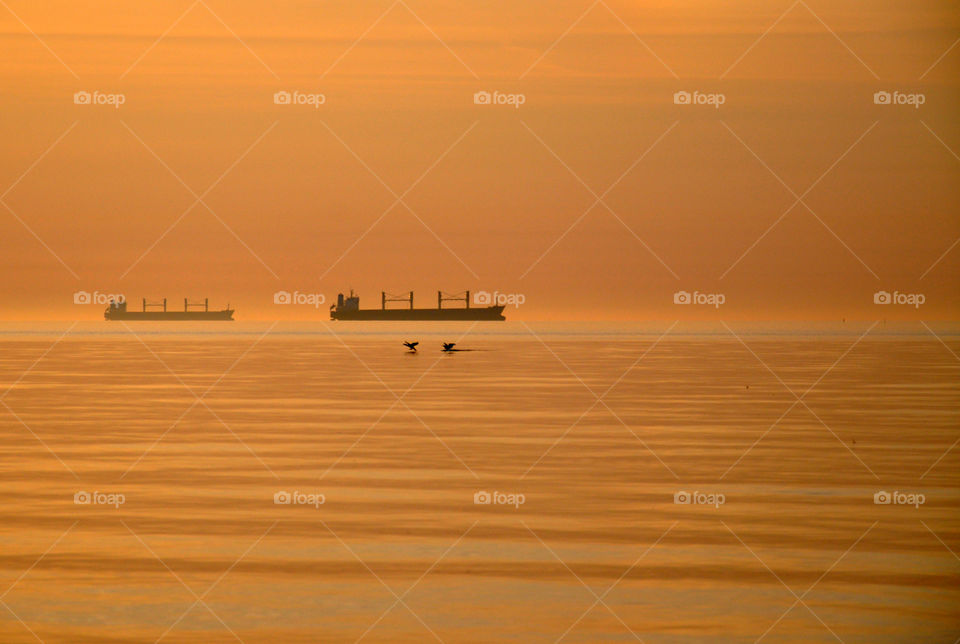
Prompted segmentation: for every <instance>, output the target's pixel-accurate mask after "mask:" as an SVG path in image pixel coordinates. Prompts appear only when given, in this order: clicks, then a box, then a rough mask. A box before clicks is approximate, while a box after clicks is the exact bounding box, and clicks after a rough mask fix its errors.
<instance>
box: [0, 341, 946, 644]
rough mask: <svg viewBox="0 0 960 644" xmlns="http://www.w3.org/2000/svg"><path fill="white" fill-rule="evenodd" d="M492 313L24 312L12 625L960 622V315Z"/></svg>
mask: <svg viewBox="0 0 960 644" xmlns="http://www.w3.org/2000/svg"><path fill="white" fill-rule="evenodd" d="M494 326H495V328H493V327H491V326H489V325H483V324H480V325H475V326H472V327H471V326H470V325H468V324H463V325H454V326H450V327H442V326H430V325H427V324H425V325H421V326H409V325H408V326H398V325H392V324H386V325H379V326H378V325H376V324H373V325H358V326H349V325H344V323H334V324H331V325H330V326H326V325H323V324H319V323H318V324H314V325H291V324H288V325H284V324H280V325H276V326H271V325H270V324H269V323H264V324H258V323H234V324H232V325H231V324H229V323H224V324H214V325H213V326H211V325H209V324H208V325H199V326H188V327H181V326H176V327H170V326H163V325H148V324H143V325H139V324H131V325H130V326H129V327H124V326H109V325H107V326H105V323H98V324H86V323H82V324H79V325H76V326H73V327H70V325H69V324H56V325H53V324H50V325H44V326H36V325H27V324H22V323H21V324H7V325H6V326H3V327H0V396H2V400H0V602H2V603H0V641H3V642H31V641H37V640H38V639H39V640H42V641H47V642H103V641H117V642H120V641H148V642H153V641H157V640H158V639H159V640H161V641H168V642H181V641H182V642H220V641H225V642H228V641H243V642H279V641H292V642H327V641H330V642H341V641H346V642H353V641H356V640H358V639H361V638H362V639H363V640H364V641H410V642H423V641H433V640H438V641H444V642H489V641H513V642H541V641H543V642H554V641H557V640H558V639H562V640H563V641H568V642H598V641H634V640H635V639H637V638H642V640H643V641H646V642H651V643H654V642H664V643H679V642H703V641H729V642H754V641H756V640H758V639H762V641H770V642H818V641H824V642H830V641H843V642H908V641H916V642H945V643H950V644H952V643H953V642H954V641H955V640H956V639H957V638H958V636H960V559H958V555H960V490H958V487H960V474H958V465H960V445H957V441H958V439H960V395H958V394H960V358H958V357H957V356H958V354H960V337H958V336H957V335H956V334H955V333H951V332H950V330H949V329H946V328H943V327H942V325H941V326H940V327H938V326H937V325H933V324H931V325H930V328H929V329H927V328H924V327H923V326H917V327H904V328H901V329H891V328H887V327H886V326H883V325H877V326H874V327H870V325H869V324H850V325H845V326H833V327H829V328H827V327H822V328H806V329H800V328H780V327H759V326H756V325H754V326H751V327H747V326H743V325H737V324H735V323H730V326H729V328H726V327H724V326H723V325H717V326H715V327H711V328H709V329H708V328H692V327H684V326H683V325H678V326H675V327H671V326H670V323H664V324H654V323H650V324H646V325H643V326H642V327H629V326H625V325H623V326H613V325H606V326H605V325H579V326H578V325H536V324H530V325H529V327H527V326H526V325H524V324H522V323H506V324H504V325H494ZM68 329H69V331H68ZM64 332H66V334H65V335H64ZM665 332H666V333H665ZM664 333H665V334H664ZM404 339H419V340H420V342H421V345H420V351H419V352H418V353H417V354H408V353H406V352H405V350H404V349H403V347H402V346H401V345H400V341H401V340H404ZM443 340H447V341H454V340H458V345H457V346H458V347H459V348H463V349H469V351H461V352H457V353H451V354H442V353H440V351H439V345H440V342H441V341H443ZM4 392H5V393H4ZM884 492H885V493H887V494H888V496H887V497H883V493H884ZM278 494H279V495H280V497H279V500H281V501H282V500H285V499H292V501H293V502H291V503H275V495H278ZM878 494H879V495H880V497H879V499H880V500H885V499H886V498H889V499H892V501H893V502H891V503H875V495H878ZM488 498H489V499H492V500H493V502H491V503H475V500H481V501H482V500H486V499H488ZM87 500H89V501H90V502H89V503H84V502H82V501H87ZM677 500H680V501H684V500H688V501H691V502H689V503H682V502H681V503H678V502H676V501H677ZM78 501H80V502H78ZM321 501H322V503H321ZM911 502H912V504H911Z"/></svg>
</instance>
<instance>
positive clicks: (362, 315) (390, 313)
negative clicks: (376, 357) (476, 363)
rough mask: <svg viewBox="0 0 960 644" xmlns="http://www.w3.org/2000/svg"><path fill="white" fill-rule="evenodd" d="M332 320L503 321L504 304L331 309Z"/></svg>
mask: <svg viewBox="0 0 960 644" xmlns="http://www.w3.org/2000/svg"><path fill="white" fill-rule="evenodd" d="M330 319H331V320H370V321H372V320H379V321H383V320H386V321H390V320H426V321H434V322H444V321H451V320H463V321H468V322H470V321H501V320H506V318H505V317H503V307H502V306H488V307H484V308H479V309H354V310H352V311H339V310H336V309H333V310H331V311H330Z"/></svg>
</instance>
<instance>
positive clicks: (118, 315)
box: [103, 298, 233, 322]
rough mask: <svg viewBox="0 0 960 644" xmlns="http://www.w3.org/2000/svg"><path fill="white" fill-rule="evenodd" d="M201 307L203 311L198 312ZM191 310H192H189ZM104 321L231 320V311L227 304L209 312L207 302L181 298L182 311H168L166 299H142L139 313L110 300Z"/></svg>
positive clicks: (123, 304) (104, 314) (125, 305)
mask: <svg viewBox="0 0 960 644" xmlns="http://www.w3.org/2000/svg"><path fill="white" fill-rule="evenodd" d="M200 307H203V310H200ZM191 308H192V309H193V310H191ZM103 319H105V320H166V321H171V322H172V321H183V320H233V309H231V308H230V305H229V304H227V308H225V309H222V310H220V311H211V310H210V305H209V300H208V299H204V300H203V303H202V304H201V303H191V302H190V301H189V300H187V298H183V310H182V311H168V310H167V298H163V301H162V302H147V300H146V298H144V299H143V306H142V309H141V310H140V311H128V310H127V303H126V302H115V301H113V300H110V305H109V306H107V309H106V310H105V311H104V312H103Z"/></svg>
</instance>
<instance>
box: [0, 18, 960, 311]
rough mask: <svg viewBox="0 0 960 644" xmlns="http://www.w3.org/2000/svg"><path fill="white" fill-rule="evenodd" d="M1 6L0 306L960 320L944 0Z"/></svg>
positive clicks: (951, 41)
mask: <svg viewBox="0 0 960 644" xmlns="http://www.w3.org/2000/svg"><path fill="white" fill-rule="evenodd" d="M5 2H6V4H7V6H8V7H9V10H8V9H6V8H4V7H3V6H0V47H2V52H3V55H2V56H0V76H2V87H3V91H2V92H0V115H2V118H0V134H2V136H3V139H4V145H3V148H2V152H0V195H2V201H0V251H2V254H0V264H2V270H3V274H4V276H5V277H6V279H4V280H2V281H0V319H38V318H56V319H78V318H79V319H96V318H98V317H100V316H101V307H99V306H77V305H74V304H73V293H74V292H76V291H78V290H86V291H90V292H94V291H97V292H100V293H124V294H126V295H127V297H128V298H130V299H131V300H136V301H139V298H140V297H142V296H147V297H151V298H153V297H162V296H164V295H166V296H167V297H169V298H170V299H171V301H177V300H180V299H181V298H182V297H183V296H185V295H187V296H190V297H194V298H197V297H203V296H209V297H210V298H211V302H212V304H215V305H220V304H225V303H226V301H227V300H229V301H230V303H231V304H232V305H233V306H235V307H236V308H237V309H238V314H237V317H238V319H273V318H302V319H315V318H320V319H325V318H326V317H327V315H326V312H325V307H321V309H320V310H319V311H318V310H315V309H313V308H309V307H297V306H277V305H274V304H273V294H274V292H275V291H278V290H287V291H300V292H310V293H313V292H317V293H323V294H324V295H325V296H326V297H327V301H328V303H329V302H330V301H332V299H333V298H335V296H336V293H337V291H339V290H346V289H349V288H350V287H353V288H355V289H357V290H358V291H359V292H360V293H361V296H362V300H361V302H362V303H363V304H364V305H366V306H375V305H377V303H378V301H379V291H380V290H381V289H386V290H388V291H392V292H403V291H407V290H410V289H414V290H415V291H417V293H418V302H420V303H423V304H424V305H426V304H427V303H429V302H431V301H433V299H434V298H435V292H436V290H437V289H438V288H443V289H444V290H447V291H455V290H462V289H467V288H469V289H471V290H473V291H477V290H480V289H486V290H489V291H494V290H497V291H500V292H505V293H523V294H524V295H525V296H526V303H525V304H524V305H523V307H522V308H521V309H520V310H519V311H517V312H513V313H508V317H511V318H523V319H545V318H566V319H633V318H636V319H645V318H651V317H653V318H668V319H673V318H677V317H682V318H692V317H705V318H716V317H723V318H726V319H771V318H781V319H783V318H786V319H836V318H840V317H849V318H865V319H866V318H869V319H876V318H880V317H886V318H890V319H897V318H903V319H927V320H930V319H958V315H957V314H958V301H957V293H958V290H960V289H958V288H957V284H958V281H960V279H958V278H960V245H957V246H953V244H954V243H955V242H956V241H957V239H958V238H960V189H958V187H957V185H958V184H957V179H958V177H960V158H958V156H957V151H958V150H960V126H958V121H957V118H956V114H957V113H960V111H958V107H960V92H958V82H957V79H958V71H960V46H956V47H953V48H952V49H951V46H952V45H956V41H957V38H958V37H960V7H958V5H956V3H951V2H919V3H918V2H886V1H885V2H877V3H853V2H847V1H840V2H837V1H831V2H823V1H819V0H810V1H809V2H799V3H797V4H794V5H792V8H791V3H790V2H737V3H728V2H643V3H637V2H622V1H615V0H610V1H608V0H604V1H603V2H597V3H594V4H591V3H590V2H589V1H580V2H568V1H566V0H559V1H557V0H554V1H551V2H525V3H511V2H483V3H450V2H437V1H421V0H403V1H401V0H397V2H394V3H391V0H384V1H382V2H322V3H305V2H299V1H298V2H293V1H285V0H281V1H278V2H276V3H270V5H269V6H270V9H269V11H268V12H266V13H265V12H264V11H263V9H262V7H263V6H264V5H263V3H260V2H247V1H239V0H238V1H231V2H224V1H218V0H204V1H202V2H201V1H198V2H193V3H192V2H190V0H185V1H183V2H180V1H175V2H171V1H164V2H137V3H128V2H92V3H83V5H82V6H80V5H77V4H76V3H67V2H59V1H51V2H44V3H35V2H29V1H26V0H5ZM768 30H769V31H768ZM765 32H766V35H763V34H764V33H765ZM161 36H162V37H161ZM558 39H559V40H558ZM281 90H286V91H291V92H292V91H294V90H296V91H299V92H301V93H305V94H323V95H324V96H325V103H324V104H323V105H322V106H320V107H319V108H314V107H313V106H310V105H277V104H275V103H274V98H273V97H274V93H275V92H277V91H281ZM481 90H486V91H491V92H493V91H499V92H501V93H507V94H510V93H520V94H523V96H524V99H525V102H524V104H523V105H522V106H520V107H519V108H515V107H513V106H510V105H476V104H474V100H473V96H474V93H475V92H477V91H481ZM681 90H683V91H689V92H691V93H692V92H700V93H704V94H710V93H721V94H722V95H723V97H724V104H723V105H722V106H720V107H719V108H714V107H712V106H710V105H677V104H675V103H674V93H675V92H677V91H681ZM879 90H885V91H890V92H894V91H897V92H900V93H901V94H904V95H910V94H917V93H919V94H922V95H923V101H924V103H923V105H922V106H920V107H919V108H915V107H913V106H911V105H876V104H874V99H873V96H874V93H875V92H877V91H879ZM77 91H88V92H94V91H98V92H101V93H107V94H110V93H119V94H122V95H123V97H124V104H123V105H122V106H121V107H119V108H114V107H113V106H110V105H77V104H75V103H74V99H73V97H74V93H75V92H77ZM641 157H642V158H641ZM211 186H212V188H211ZM611 186H612V188H611ZM811 186H812V188H811ZM208 189H209V193H207V191H208ZM608 189H609V191H608ZM808 189H810V190H809V192H807V191H808ZM408 190H409V192H408ZM191 191H192V192H191ZM200 196H202V198H203V203H199V204H196V205H194V204H195V202H196V200H197V197H200ZM398 197H401V198H402V200H401V203H398V204H396V205H394V203H395V202H396V201H397V198H398ZM597 197H601V203H600V204H596V205H595V202H596V201H597ZM798 197H800V198H801V201H800V203H797V204H796V205H795V206H794V207H793V208H792V210H790V211H789V212H786V211H787V209H788V208H790V207H791V205H793V204H794V203H795V202H796V201H797V198H798ZM191 206H193V207H192V208H191ZM391 206H393V207H392V208H391ZM591 206H593V207H592V208H591ZM188 209H189V210H188ZM388 209H389V210H388ZM588 209H589V211H588ZM785 212H786V214H784V213H785ZM781 216H782V219H781ZM581 217H582V218H581ZM778 220H779V222H778ZM768 229H769V230H768ZM758 240H759V241H758ZM658 258H659V259H658ZM938 260H939V261H938ZM679 290H686V291H690V292H693V291H699V292H708V293H723V294H724V295H725V298H726V302H725V303H724V304H723V306H722V307H721V308H720V309H715V308H709V307H703V306H688V307H679V306H677V305H675V304H674V303H673V294H674V292H676V291H679ZM879 290H886V291H891V292H893V291H899V292H901V293H922V294H923V295H924V297H925V302H924V304H923V305H922V306H921V307H920V308H919V309H917V308H913V307H908V306H896V305H891V306H885V307H878V306H877V305H874V303H873V294H874V292H875V291H879Z"/></svg>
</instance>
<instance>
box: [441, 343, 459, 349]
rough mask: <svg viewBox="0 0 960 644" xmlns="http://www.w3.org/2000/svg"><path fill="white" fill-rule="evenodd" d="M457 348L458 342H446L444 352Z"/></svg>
mask: <svg viewBox="0 0 960 644" xmlns="http://www.w3.org/2000/svg"><path fill="white" fill-rule="evenodd" d="M455 346H457V343H456V342H444V343H443V350H444V351H453V347H455Z"/></svg>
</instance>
